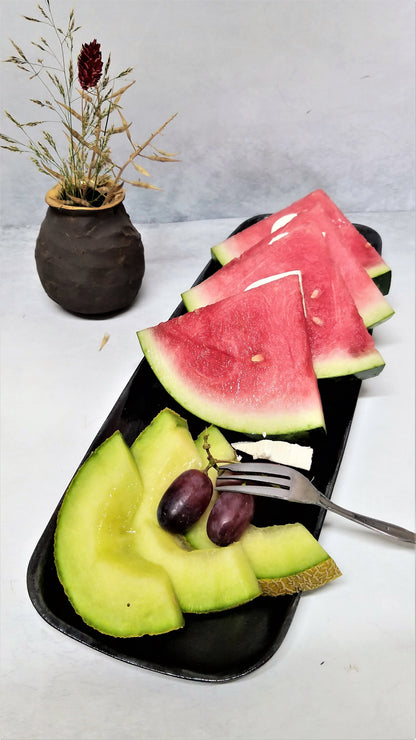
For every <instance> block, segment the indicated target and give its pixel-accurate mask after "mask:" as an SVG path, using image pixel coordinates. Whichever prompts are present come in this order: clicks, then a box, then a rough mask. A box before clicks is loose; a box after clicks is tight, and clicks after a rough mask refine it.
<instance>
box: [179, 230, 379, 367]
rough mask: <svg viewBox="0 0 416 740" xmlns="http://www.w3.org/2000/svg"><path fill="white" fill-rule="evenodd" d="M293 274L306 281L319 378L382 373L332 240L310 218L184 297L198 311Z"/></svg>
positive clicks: (308, 317) (261, 244)
mask: <svg viewBox="0 0 416 740" xmlns="http://www.w3.org/2000/svg"><path fill="white" fill-rule="evenodd" d="M290 270H299V271H300V273H301V276H302V287H303V296H304V302H305V309H306V324H307V329H308V334H309V341H310V346H311V352H312V359H313V365H314V369H315V373H316V375H317V377H318V378H328V377H339V376H342V375H350V374H360V375H362V376H368V375H376V374H377V373H379V372H380V371H381V370H382V368H383V367H384V362H383V359H382V357H381V355H380V353H379V352H378V350H377V349H376V347H375V345H374V340H373V338H372V336H371V335H370V334H369V333H368V331H367V329H366V327H365V325H364V322H363V320H362V318H361V317H360V315H359V313H358V310H357V307H356V305H355V303H354V301H353V299H352V297H351V294H350V292H349V290H348V288H347V286H346V283H345V282H344V279H343V277H342V274H341V272H340V270H339V269H338V267H337V265H336V264H335V262H334V261H333V259H332V258H331V253H330V249H329V247H328V236H325V237H324V236H323V234H322V232H321V231H320V229H319V227H318V226H317V225H316V223H314V222H311V221H309V220H308V219H307V218H303V219H302V218H299V219H298V220H297V225H296V226H294V227H293V228H292V229H291V230H290V231H288V232H284V231H282V232H281V233H280V234H279V236H278V238H277V239H276V241H272V243H270V244H269V241H268V239H266V240H265V241H264V242H259V243H258V244H256V245H255V246H254V247H251V249H249V250H247V251H246V252H244V253H243V254H242V255H241V257H239V258H236V259H234V260H232V261H231V262H229V263H228V264H227V265H225V266H224V267H222V268H221V269H219V270H218V271H217V272H216V273H214V274H213V275H212V276H211V277H209V278H207V279H206V280H204V281H203V282H202V283H200V284H199V285H196V286H195V287H193V288H191V289H190V290H188V291H186V292H185V293H184V294H183V296H182V297H183V300H184V303H185V305H186V307H187V308H188V309H189V310H194V309H196V308H199V307H200V306H205V305H209V304H212V303H215V302H216V301H219V300H222V299H223V298H225V297H227V296H229V295H233V294H235V293H238V292H242V291H245V290H246V289H247V288H248V287H249V286H250V285H251V284H252V283H255V282H256V281H259V280H264V279H265V278H270V277H273V276H276V275H279V274H280V273H285V272H288V271H290ZM360 271H361V268H360ZM364 274H365V275H366V273H364ZM367 277H368V276H367ZM368 279H369V280H370V282H371V284H372V285H374V284H373V283H372V281H371V279H370V278H368ZM376 290H377V289H376Z"/></svg>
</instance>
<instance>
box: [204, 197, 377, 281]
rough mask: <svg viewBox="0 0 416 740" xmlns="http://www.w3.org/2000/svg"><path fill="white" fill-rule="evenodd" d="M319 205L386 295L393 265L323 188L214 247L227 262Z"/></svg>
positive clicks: (216, 253)
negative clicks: (390, 264)
mask: <svg viewBox="0 0 416 740" xmlns="http://www.w3.org/2000/svg"><path fill="white" fill-rule="evenodd" d="M316 206H321V208H323V209H324V211H325V213H326V216H327V218H328V220H329V221H330V222H331V223H332V224H333V225H334V226H335V227H336V228H337V230H338V232H339V235H340V236H341V237H342V239H343V240H344V241H345V243H346V244H347V246H348V249H349V250H350V251H351V252H352V254H354V255H355V257H356V259H357V260H358V261H359V262H360V264H361V265H362V267H364V269H365V270H366V271H367V272H368V274H369V275H370V277H371V278H373V279H374V281H375V282H376V284H377V285H378V287H379V288H380V290H381V291H382V292H383V293H384V295H387V293H388V292H389V289H390V282H391V270H390V268H389V266H388V265H387V264H386V262H385V261H384V260H383V258H382V257H381V255H380V254H379V253H378V252H377V250H376V249H375V248H374V247H373V246H372V245H371V244H370V243H369V242H368V241H367V240H366V239H365V238H364V236H362V235H361V234H360V233H359V231H358V230H357V229H356V228H355V227H354V226H353V224H352V223H351V222H350V221H349V220H348V219H347V218H346V216H345V215H344V214H343V213H342V211H341V210H340V209H339V208H338V206H337V205H336V204H335V203H334V202H333V200H331V198H330V197H329V196H328V195H327V194H326V193H325V192H324V191H323V190H314V191H313V192H312V193H309V194H308V195H306V196H304V197H303V198H300V200H297V201H295V202H294V203H292V204H291V205H290V206H287V207H286V208H283V209H282V210H281V211H278V212H277V213H273V214H272V215H270V216H268V217H267V218H265V219H263V220H261V221H259V222H258V223H256V224H253V225H252V226H249V227H248V228H247V229H244V231H241V232H239V233H238V234H234V235H233V236H231V237H229V238H228V239H226V240H225V241H224V242H221V243H220V244H217V245H216V246H215V247H213V248H212V254H213V256H214V257H215V258H216V259H217V260H218V261H219V262H220V263H221V264H222V265H225V264H226V263H227V262H229V261H230V260H231V259H234V257H238V256H239V255H240V254H242V252H244V251H246V250H247V249H249V248H250V247H252V246H253V245H254V244H256V243H257V242H258V241H260V240H261V239H264V238H266V237H267V236H269V235H274V234H276V233H278V232H279V231H280V230H281V229H284V228H286V226H287V224H288V223H290V222H291V221H293V220H294V219H296V217H297V216H299V215H300V214H302V213H308V212H309V213H310V212H313V210H314V208H316Z"/></svg>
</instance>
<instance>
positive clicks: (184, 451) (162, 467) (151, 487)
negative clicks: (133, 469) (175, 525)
mask: <svg viewBox="0 0 416 740" xmlns="http://www.w3.org/2000/svg"><path fill="white" fill-rule="evenodd" d="M156 444H158V445H159V450H158V452H157V454H156V452H155V446H156ZM178 450H179V453H178V454H177V451H178ZM131 452H132V455H133V458H134V460H135V462H136V465H137V467H138V469H139V471H140V477H141V480H142V484H143V492H144V493H143V496H142V498H141V502H140V509H139V511H138V516H139V518H143V517H148V518H150V519H151V520H152V521H156V520H157V507H158V506H159V501H160V499H161V493H160V490H161V489H163V491H165V490H166V489H167V488H168V487H169V485H170V483H171V482H172V480H174V479H175V478H176V477H177V476H178V475H180V473H182V472H183V471H184V470H185V469H187V468H188V469H189V468H198V469H201V468H202V461H201V456H200V454H199V451H198V450H197V449H196V447H195V443H194V440H193V439H192V436H191V434H190V432H189V429H188V425H187V423H186V421H185V419H183V418H182V417H181V416H179V414H177V413H175V412H174V411H172V410H171V409H167V408H166V409H163V410H162V411H161V412H160V413H159V414H157V416H155V418H154V419H153V420H152V422H151V423H150V424H149V425H148V426H147V427H146V428H145V429H144V430H143V431H142V433H141V434H140V435H139V436H138V437H137V439H136V440H135V441H134V442H133V444H132V446H131ZM149 460H151V461H155V464H154V466H153V467H152V465H151V464H149ZM163 491H162V492H163Z"/></svg>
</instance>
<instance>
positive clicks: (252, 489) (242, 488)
mask: <svg viewBox="0 0 416 740" xmlns="http://www.w3.org/2000/svg"><path fill="white" fill-rule="evenodd" d="M216 485H218V480H217V484H216ZM226 491H227V492H230V493H251V494H252V495H253V496H263V497H264V496H265V497H266V498H279V499H284V500H285V501H293V500H294V499H293V496H292V493H291V491H290V488H276V487H271V486H252V485H242V484H241V483H240V484H239V485H237V486H234V485H232V483H230V484H229V485H225V486H221V493H225V492H226Z"/></svg>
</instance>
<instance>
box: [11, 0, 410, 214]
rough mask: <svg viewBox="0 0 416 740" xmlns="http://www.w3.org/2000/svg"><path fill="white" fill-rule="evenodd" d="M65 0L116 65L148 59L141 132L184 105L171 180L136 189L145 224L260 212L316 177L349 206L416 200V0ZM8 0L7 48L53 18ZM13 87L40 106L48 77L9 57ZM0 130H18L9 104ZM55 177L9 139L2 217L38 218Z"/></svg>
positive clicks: (382, 206) (135, 109)
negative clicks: (33, 77)
mask: <svg viewBox="0 0 416 740" xmlns="http://www.w3.org/2000/svg"><path fill="white" fill-rule="evenodd" d="M51 1H52V7H54V8H55V11H56V16H57V18H58V20H59V22H60V23H61V24H62V25H64V24H65V23H66V18H67V15H68V12H69V10H70V9H71V7H73V5H74V6H75V12H76V20H77V23H78V24H80V25H81V26H82V29H81V31H79V32H78V34H77V36H76V39H77V41H78V48H79V47H80V45H81V43H83V42H85V41H86V42H89V41H91V40H92V39H93V38H97V40H98V41H99V42H100V43H101V45H102V50H103V55H104V56H106V55H107V53H108V52H109V51H111V55H112V60H113V65H112V69H113V71H114V72H116V71H121V70H122V69H123V68H125V67H127V66H133V67H134V68H135V71H134V75H133V78H134V79H135V80H136V84H135V85H134V87H133V89H132V90H131V91H129V92H128V93H127V94H126V96H125V98H124V111H125V115H126V118H127V119H128V120H129V121H133V123H134V125H133V129H132V130H133V134H134V137H135V139H136V140H143V139H145V138H146V137H147V135H148V134H149V133H150V132H151V131H152V130H154V129H155V128H157V127H158V126H159V125H160V124H161V123H162V122H163V121H164V120H165V119H166V118H167V117H168V116H169V115H170V114H171V113H174V112H176V111H178V113H179V115H178V117H177V119H175V121H174V122H173V123H172V124H171V126H170V128H169V129H168V130H167V131H166V133H165V135H164V137H163V139H162V140H160V146H161V147H162V148H164V149H166V150H168V151H175V152H176V151H177V152H179V153H180V158H181V163H179V164H166V165H160V164H156V165H154V166H153V167H152V169H151V173H152V179H151V181H152V182H153V183H155V184H157V185H159V186H161V187H162V188H163V190H162V191H161V192H153V191H147V190H142V189H133V188H130V189H129V191H128V195H127V199H126V206H127V209H128V211H129V213H130V216H131V217H132V220H133V221H134V222H136V223H146V222H158V221H161V222H166V221H176V220H194V219H201V218H218V217H229V216H233V217H234V216H236V217H240V216H241V218H246V217H248V216H251V215H254V214H256V213H264V212H268V211H271V210H277V209H278V208H279V207H280V206H283V205H286V204H288V203H290V202H291V201H293V200H295V199H296V198H298V197H300V196H302V195H304V194H305V193H306V192H308V191H310V190H312V189H314V188H315V187H323V188H324V189H326V190H327V192H328V193H329V194H330V195H331V196H332V197H333V198H334V200H336V202H338V204H339V205H340V206H341V207H342V208H343V210H344V211H346V212H351V211H361V212H363V211H381V210H393V211H394V210H408V209H412V208H413V207H414V165H415V162H414V123H415V117H414V3H413V0H120V1H119V2H114V0H89V2H87V3H85V2H84V3H80V2H78V3H76V2H73V0H51ZM0 9H1V31H0V58H1V59H5V58H6V57H8V56H9V55H10V53H11V52H12V49H11V46H10V44H9V41H8V39H9V37H11V38H13V39H14V41H16V42H17V43H18V44H19V45H20V46H22V47H23V48H24V49H25V50H27V49H29V48H30V42H31V41H32V40H35V39H36V38H38V37H39V35H40V32H41V29H39V31H38V27H37V24H33V23H28V22H27V21H25V20H23V19H22V17H21V16H22V14H26V15H33V14H34V12H35V10H36V1H35V0H19V3H16V2H15V0H0ZM42 33H43V32H42ZM0 90H1V98H2V100H1V108H2V109H4V108H7V109H8V110H9V111H10V112H12V113H13V114H14V115H15V116H16V117H17V118H21V119H23V120H33V119H34V118H39V113H40V111H39V109H38V108H37V107H35V106H31V105H30V104H29V103H28V100H29V98H30V97H39V96H40V95H41V91H40V89H39V88H38V87H37V84H36V83H34V82H32V83H28V81H27V80H26V77H25V75H24V74H23V73H20V72H19V70H17V69H16V68H14V67H13V66H12V65H10V64H1V65H0ZM0 130H1V131H2V132H3V133H8V134H9V135H13V133H14V131H13V128H12V126H11V124H9V122H8V121H7V120H5V118H4V116H2V119H1V123H0ZM120 143H121V141H120V142H119V144H120ZM126 151H127V149H126ZM123 153H124V152H122V153H121V155H120V156H121V157H122V156H123ZM52 184H53V183H52V181H51V180H50V179H49V178H47V177H46V176H44V175H41V174H39V173H38V172H37V171H36V169H35V167H34V165H32V163H30V162H29V161H28V160H26V159H24V158H23V157H22V155H18V154H12V153H9V152H3V151H2V150H1V217H2V221H3V223H4V224H12V223H21V224H25V223H36V222H39V221H40V220H41V219H42V218H43V214H44V211H45V205H44V202H43V196H44V192H45V191H46V190H47V189H48V188H49V187H50V186H51V185H52Z"/></svg>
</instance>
